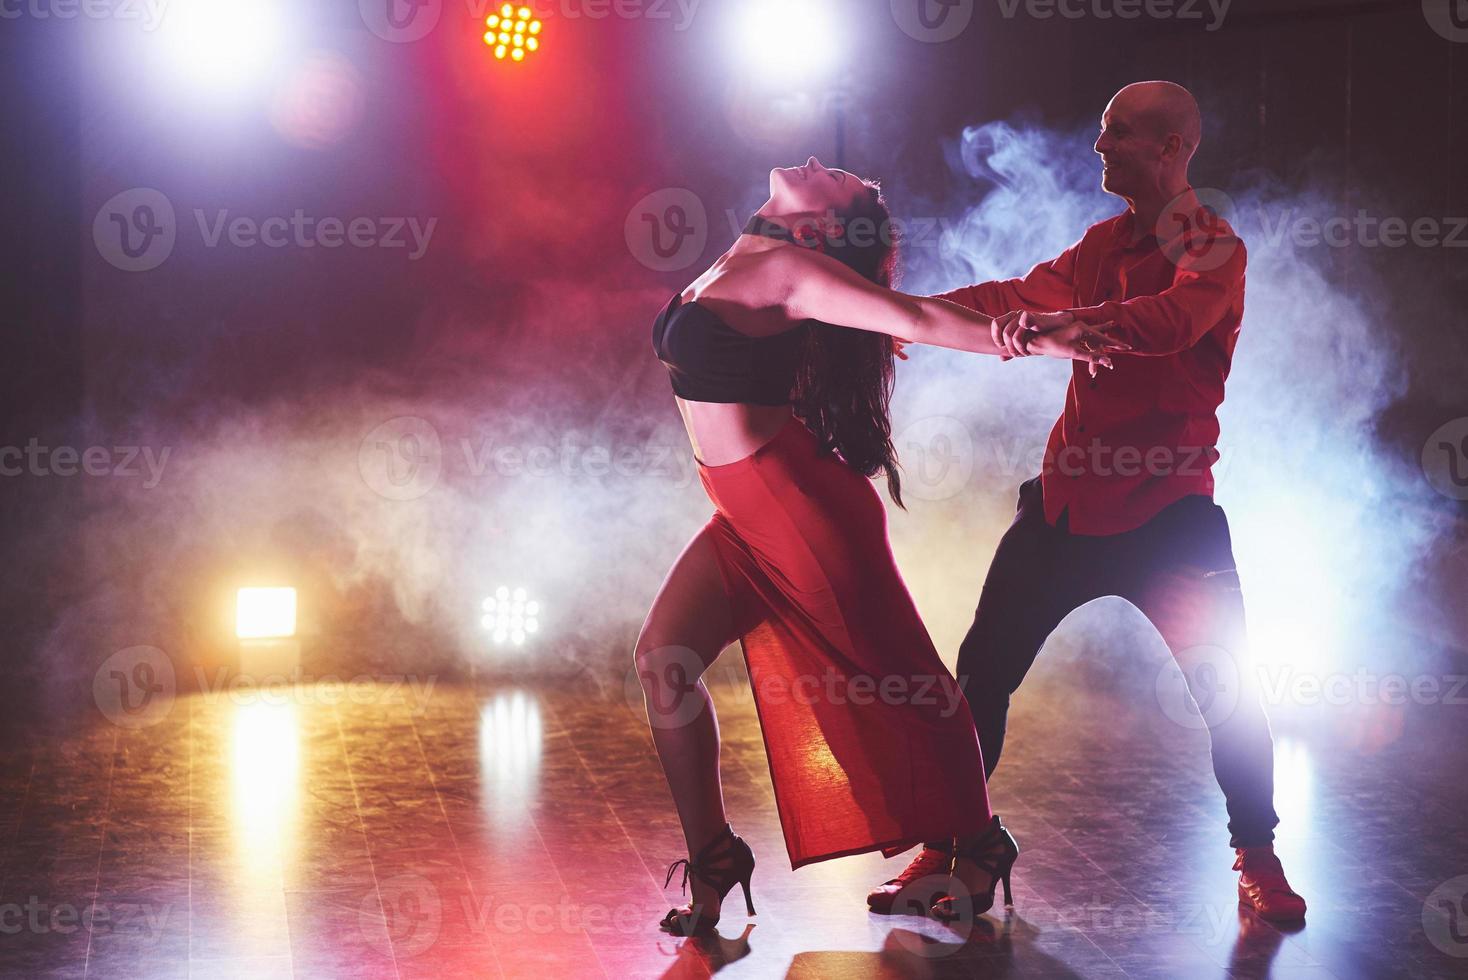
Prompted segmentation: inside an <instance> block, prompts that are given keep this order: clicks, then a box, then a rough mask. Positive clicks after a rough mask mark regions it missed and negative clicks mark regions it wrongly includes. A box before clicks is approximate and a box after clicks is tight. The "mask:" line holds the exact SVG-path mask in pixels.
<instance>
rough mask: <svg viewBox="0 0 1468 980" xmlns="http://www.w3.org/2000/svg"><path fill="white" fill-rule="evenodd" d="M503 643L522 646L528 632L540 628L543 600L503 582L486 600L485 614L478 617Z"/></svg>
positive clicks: (496, 641) (529, 633)
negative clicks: (538, 599)
mask: <svg viewBox="0 0 1468 980" xmlns="http://www.w3.org/2000/svg"><path fill="white" fill-rule="evenodd" d="M479 623H480V625H481V626H483V627H484V628H485V629H486V630H488V631H489V634H490V636H491V637H493V639H494V642H495V643H497V644H500V645H503V644H505V643H513V644H514V645H515V646H522V645H524V643H525V640H526V638H527V637H528V636H530V635H531V634H533V633H538V632H539V631H540V603H539V602H537V601H536V600H534V599H531V598H529V596H528V594H527V593H526V591H525V590H524V589H523V588H517V589H513V590H512V589H511V588H510V587H509V586H507V585H502V586H500V587H499V588H498V589H496V590H495V593H494V595H492V596H490V597H488V598H487V599H485V600H484V616H483V617H482V618H481V619H480V620H479Z"/></svg>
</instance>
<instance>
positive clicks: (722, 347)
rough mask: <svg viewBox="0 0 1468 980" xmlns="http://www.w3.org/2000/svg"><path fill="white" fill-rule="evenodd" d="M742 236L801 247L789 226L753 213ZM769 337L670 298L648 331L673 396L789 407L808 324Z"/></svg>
mask: <svg viewBox="0 0 1468 980" xmlns="http://www.w3.org/2000/svg"><path fill="white" fill-rule="evenodd" d="M744 233H745V234H746V235H760V236H762V237H765V238H778V239H780V240H781V241H786V242H790V243H792V244H799V243H798V242H797V241H796V239H795V236H794V234H793V233H792V232H791V231H790V229H789V228H786V227H784V226H783V225H778V224H775V223H774V222H771V221H767V220H766V219H764V218H763V217H761V216H760V215H758V214H756V215H754V216H753V217H751V218H750V219H749V222H748V224H746V225H745V226H744ZM812 322H813V321H810V320H806V321H804V322H802V323H801V324H800V325H799V326H798V327H795V328H794V329H791V330H786V331H784V332H783V333H777V334H774V335H773V336H769V337H751V336H749V335H748V334H743V333H740V332H739V331H738V330H735V329H734V328H733V327H731V326H729V325H728V324H727V323H725V322H724V321H723V320H722V319H720V318H719V317H717V316H715V315H714V314H713V312H711V311H710V310H709V309H708V307H706V306H702V305H700V304H699V302H698V301H697V300H694V301H693V302H691V303H685V302H683V293H682V292H681V291H680V292H677V293H675V294H673V298H672V299H671V300H670V301H669V302H668V305H667V306H665V307H663V312H662V313H660V314H658V318H657V320H656V321H654V323H653V327H652V349H653V353H655V354H657V357H658V360H660V361H662V362H663V363H664V364H666V365H667V367H668V374H669V376H670V377H671V378H672V382H673V392H674V394H676V395H678V397H680V398H686V399H687V400H689V401H694V402H747V403H750V404H754V405H788V404H790V390H791V389H792V388H794V387H795V375H796V372H797V371H799V370H800V361H801V355H802V353H803V352H804V350H805V339H806V335H807V334H809V332H810V330H809V327H810V324H811V323H812Z"/></svg>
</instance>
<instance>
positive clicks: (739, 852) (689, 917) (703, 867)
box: [658, 824, 754, 936]
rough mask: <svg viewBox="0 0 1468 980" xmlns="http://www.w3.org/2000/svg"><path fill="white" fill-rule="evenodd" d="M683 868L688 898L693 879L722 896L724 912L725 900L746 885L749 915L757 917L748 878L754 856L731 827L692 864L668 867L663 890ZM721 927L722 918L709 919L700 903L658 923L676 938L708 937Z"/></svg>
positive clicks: (671, 913)
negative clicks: (726, 896) (689, 881)
mask: <svg viewBox="0 0 1468 980" xmlns="http://www.w3.org/2000/svg"><path fill="white" fill-rule="evenodd" d="M680 864H681V865H683V883H682V887H683V891H684V893H685V894H687V891H688V876H689V875H693V877H695V878H697V879H698V880H700V881H702V882H703V883H704V884H706V885H708V886H709V887H710V888H712V889H714V891H716V892H718V893H719V904H720V907H721V908H722V905H723V901H724V896H725V895H727V894H729V890H730V889H731V888H733V887H734V886H735V885H736V884H738V885H743V886H744V904H745V906H746V907H747V908H748V911H749V914H750V915H754V900H753V899H751V898H750V897H749V878H750V876H751V875H752V874H753V873H754V852H753V851H751V850H750V849H749V845H748V844H746V843H744V838H742V837H740V836H738V835H737V834H735V833H734V830H733V828H731V827H730V826H729V825H728V824H724V829H723V830H722V831H720V832H719V833H718V835H717V836H715V837H714V839H713V840H711V841H709V842H708V843H707V844H706V845H704V848H703V850H701V851H699V852H698V855H697V856H696V857H694V858H693V860H691V861H690V860H689V859H688V858H679V859H678V860H676V861H674V862H673V863H672V864H670V865H668V877H667V880H666V881H664V882H663V887H664V888H666V887H668V885H670V884H672V882H673V872H675V871H677V870H678V865H680ZM718 924H719V917H718V916H717V915H713V916H710V915H709V914H708V913H707V912H705V911H704V910H703V909H702V908H700V907H699V905H698V903H697V902H690V903H689V904H688V905H687V906H686V907H684V908H681V909H668V914H667V915H665V916H663V918H662V921H661V922H659V923H658V925H659V926H661V927H662V929H663V930H664V931H665V932H671V933H673V934H674V935H675V936H706V935H708V934H709V933H711V932H713V931H714V926H716V925H718Z"/></svg>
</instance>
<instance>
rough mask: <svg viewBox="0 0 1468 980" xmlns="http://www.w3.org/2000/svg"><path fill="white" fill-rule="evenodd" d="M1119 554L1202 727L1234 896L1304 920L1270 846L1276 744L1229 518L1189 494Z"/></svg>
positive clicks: (1130, 592) (1132, 591) (1134, 598)
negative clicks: (1219, 797) (1234, 879)
mask: <svg viewBox="0 0 1468 980" xmlns="http://www.w3.org/2000/svg"><path fill="white" fill-rule="evenodd" d="M1124 552H1125V554H1124V556H1123V558H1124V561H1125V568H1124V569H1123V575H1122V577H1123V579H1124V581H1125V583H1126V584H1125V586H1124V590H1123V595H1125V597H1126V598H1127V599H1130V600H1131V602H1132V603H1133V604H1134V605H1136V606H1137V608H1139V609H1140V610H1141V611H1142V612H1143V613H1145V614H1146V615H1147V617H1148V618H1149V619H1150V620H1151V621H1152V623H1153V624H1154V625H1155V626H1156V627H1157V629H1158V631H1159V632H1161V634H1162V637H1163V639H1165V640H1166V641H1167V645H1168V647H1169V648H1170V649H1171V650H1172V654H1173V656H1174V657H1175V658H1176V659H1177V662H1178V666H1179V667H1180V668H1182V671H1183V676H1184V677H1185V678H1186V679H1187V683H1188V690H1189V692H1190V693H1191V694H1192V696H1193V700H1194V701H1195V702H1196V703H1197V705H1198V709H1199V711H1200V712H1201V714H1202V717H1203V721H1204V723H1206V725H1207V726H1208V735H1209V738H1210V741H1211V745H1212V753H1213V773H1214V775H1215V776H1216V777H1217V779H1218V785H1219V788H1221V789H1222V790H1223V796H1224V800H1225V802H1226V803H1227V806H1228V817H1229V821H1228V829H1229V834H1230V838H1231V839H1230V842H1229V843H1230V845H1231V846H1232V847H1234V849H1235V851H1236V853H1237V860H1236V861H1235V863H1234V870H1236V871H1239V872H1241V874H1240V878H1239V899H1240V901H1241V903H1243V904H1245V905H1248V906H1249V907H1251V908H1253V909H1254V911H1255V912H1257V913H1258V914H1259V915H1261V916H1263V917H1264V918H1267V919H1274V920H1279V921H1293V920H1298V919H1300V918H1303V917H1304V914H1305V900H1304V899H1303V898H1301V897H1300V896H1299V895H1298V894H1297V893H1296V892H1295V891H1294V890H1293V889H1292V888H1290V885H1289V882H1288V881H1287V880H1286V879H1285V875H1284V868H1283V867H1282V866H1281V865H1280V862H1279V859H1278V858H1277V857H1276V856H1275V854H1274V848H1273V846H1272V843H1271V842H1272V841H1273V840H1274V828H1275V826H1276V825H1277V824H1278V823H1279V817H1278V815H1277V814H1276V813H1275V812H1274V744H1273V739H1272V738H1271V736H1270V732H1269V722H1268V720H1267V719H1266V718H1265V715H1264V706H1263V701H1262V698H1261V693H1260V689H1259V684H1258V678H1257V675H1256V674H1255V671H1254V666H1253V663H1252V661H1251V660H1250V658H1249V655H1248V644H1247V634H1246V630H1245V623H1244V599H1243V593H1242V590H1241V589H1240V587H1239V576H1238V570H1237V568H1236V567H1235V565H1234V557H1233V544H1232V541H1231V539H1230V535H1229V530H1228V518H1227V517H1226V516H1225V515H1224V512H1223V509H1222V508H1220V507H1219V506H1218V505H1217V504H1215V503H1213V501H1212V500H1210V499H1209V498H1207V497H1201V496H1194V497H1185V498H1184V499H1182V500H1180V501H1178V502H1177V503H1175V504H1173V505H1172V506H1170V507H1168V508H1167V509H1165V510H1164V511H1163V512H1162V513H1161V514H1159V515H1157V517H1155V518H1153V520H1152V521H1150V522H1148V524H1147V525H1145V526H1143V527H1142V528H1140V529H1138V531H1137V532H1135V533H1134V536H1133V537H1132V539H1131V540H1130V541H1129V542H1128V547H1126V548H1125V549H1124Z"/></svg>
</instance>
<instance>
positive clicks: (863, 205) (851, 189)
mask: <svg viewBox="0 0 1468 980" xmlns="http://www.w3.org/2000/svg"><path fill="white" fill-rule="evenodd" d="M895 265H896V247H895V243H894V242H893V235H892V224H891V216H890V213H889V211H888V209H887V206H886V203H885V201H884V200H883V198H882V195H881V191H880V188H879V187H878V185H876V184H875V183H872V182H868V181H863V180H861V179H860V178H858V177H856V176H854V175H852V174H849V173H846V172H844V171H841V170H830V169H827V168H826V167H823V166H822V165H821V163H820V161H818V160H817V159H816V158H814V157H812V158H811V159H810V160H809V162H807V163H806V164H805V166H803V167H792V168H785V169H776V170H774V171H772V172H771V174H770V199H769V201H767V202H766V203H765V204H764V206H763V207H761V208H760V209H759V211H758V212H757V213H756V214H755V215H754V216H753V217H752V218H751V219H750V223H749V225H748V226H747V227H746V228H745V233H744V234H743V235H741V236H740V237H739V238H738V239H737V240H736V241H735V243H734V245H733V246H732V247H731V248H730V249H729V251H727V252H725V253H724V254H723V255H722V256H720V257H719V259H718V261H716V262H715V263H714V264H713V266H711V267H710V268H709V269H708V271H706V272H704V273H703V274H702V275H701V276H699V277H698V278H697V279H696V280H695V281H694V282H693V284H692V285H690V286H689V287H688V288H686V289H684V290H682V291H681V292H680V293H678V294H677V295H674V296H673V297H672V298H671V300H670V301H669V302H668V305H667V306H666V307H665V308H664V309H663V311H662V312H661V313H660V314H659V316H658V318H657V321H656V323H655V325H654V329H653V346H654V350H655V352H656V354H657V356H658V358H659V360H661V361H663V362H664V363H665V364H666V365H667V367H668V369H669V372H670V375H671V378H672V386H673V391H674V393H675V395H677V396H678V397H677V401H678V408H679V411H680V412H681V414H682V416H683V420H684V423H685V425H686V426H687V429H688V435H689V438H690V440H691V441H692V444H693V451H694V458H695V461H696V463H697V467H698V473H699V477H700V479H701V481H702V483H703V486H704V489H705V491H707V493H708V496H709V499H710V500H711V501H712V502H713V504H714V507H715V512H714V514H713V517H712V518H711V519H710V520H709V522H708V523H707V524H706V525H705V526H704V527H703V528H702V530H700V531H699V532H698V534H696V535H694V537H693V540H692V541H691V542H689V544H688V545H687V547H685V548H684V550H683V552H682V554H680V555H679V557H678V559H677V560H676V561H675V562H674V564H673V567H672V569H671V570H670V571H669V572H668V575H667V578H666V579H665V580H664V582H663V584H662V587H661V589H660V590H659V592H658V594H657V597H656V599H655V600H654V601H653V605H652V609H651V610H650V611H649V613H648V615H647V620H646V622H645V623H644V624H643V627H642V631H641V634H640V636H639V637H638V640H637V647H636V653H635V661H636V667H637V672H638V676H639V678H640V679H641V681H642V685H643V689H644V694H645V696H646V701H647V710H648V720H649V723H650V724H651V727H652V734H653V741H654V743H655V745H656V747H657V751H658V756H659V758H660V760H661V762H662V766H663V771H664V773H665V774H666V776H667V779H668V785H669V787H670V789H671V790H672V794H673V798H674V800H675V801H676V804H677V807H678V817H679V820H680V822H681V823H682V827H683V835H684V839H685V842H686V843H687V846H688V853H689V854H690V855H692V857H691V858H685V859H680V860H679V861H675V862H673V865H672V867H670V868H669V869H668V880H669V882H671V880H672V875H673V873H674V872H675V871H676V870H677V868H678V866H679V865H680V864H681V865H683V866H684V872H683V883H684V885H685V886H687V885H688V883H689V879H690V878H691V879H692V889H693V894H692V902H691V903H690V904H689V905H687V906H685V907H683V908H679V909H671V910H669V912H668V914H667V915H666V916H665V917H664V918H663V920H662V923H661V925H662V927H663V928H664V929H665V930H667V931H669V932H673V933H676V934H680V935H688V934H693V933H706V932H709V931H711V930H712V928H713V926H714V924H715V923H717V922H718V920H719V914H720V904H721V902H722V900H723V898H724V896H725V895H726V894H727V893H728V891H729V889H731V888H733V887H734V885H735V884H736V883H738V884H742V885H743V887H744V898H745V904H746V907H747V910H748V912H749V913H750V914H753V913H754V905H753V903H752V901H751V899H750V894H749V881H750V875H751V873H752V872H753V870H754V855H753V854H752V852H751V851H750V849H749V847H748V845H746V844H745V843H744V841H743V840H742V839H741V838H739V837H738V836H736V835H735V834H734V833H733V831H732V829H731V828H730V826H729V823H728V822H727V819H726V816H725V813H724V801H723V793H722V789H721V784H720V778H719V734H718V724H717V721H716V720H715V717H714V709H713V703H712V701H711V700H710V699H709V694H708V690H707V688H706V687H705V686H704V683H703V681H702V680H701V675H702V673H703V672H704V670H705V669H706V668H707V667H708V666H709V664H711V663H712V662H713V661H714V659H715V658H717V657H718V655H719V654H720V652H721V651H723V650H724V648H725V647H727V646H728V645H729V644H730V643H732V642H733V641H734V640H736V639H738V640H741V641H742V645H743V648H744V656H745V660H746V663H747V665H748V668H749V676H750V682H751V685H752V687H753V690H754V696H755V705H756V708H757V710H758V714H759V718H760V724H761V728H762V730H763V735H764V741H765V750H766V755H767V757H768V759H769V763H770V776H771V779H772V781H773V784H774V787H775V797H776V805H777V809H778V811H779V814H780V822H781V826H782V828H783V831H784V835H785V844H786V849H787V851H788V853H789V856H790V863H791V867H792V868H798V867H800V866H802V865H805V864H810V863H812V862H816V861H823V860H827V859H829V858H834V857H840V856H844V855H848V854H857V853H861V852H864V851H871V850H877V849H880V850H882V852H883V853H884V854H885V855H886V856H888V857H890V856H892V855H894V854H898V853H900V852H902V851H904V850H906V849H907V848H909V847H911V846H912V845H913V844H915V843H918V842H920V841H932V840H937V839H956V854H957V855H958V858H957V860H956V861H954V863H953V866H952V867H951V868H950V869H949V872H950V873H951V874H952V875H953V878H952V880H951V883H950V890H951V892H952V894H954V895H955V896H962V897H958V898H955V899H954V900H953V902H950V903H948V905H947V906H946V907H945V908H944V909H936V908H935V911H938V912H939V914H944V913H945V912H946V913H947V914H949V915H954V914H963V913H965V912H971V913H978V912H983V911H985V910H986V909H987V908H988V907H989V905H992V903H993V892H994V885H995V883H996V882H997V881H999V880H1001V879H1002V880H1003V881H1004V884H1005V895H1006V901H1007V900H1008V893H1009V881H1008V879H1009V871H1010V867H1011V866H1012V864H1013V862H1014V857H1015V855H1016V854H1017V853H1018V851H1017V848H1016V847H1015V846H1014V843H1013V839H1012V838H1010V837H1009V835H1008V833H1007V832H1006V831H1005V830H1004V829H1003V827H1001V826H1000V825H999V821H998V818H997V817H994V816H992V814H991V813H990V811H989V801H988V795H987V793H986V791H985V787H984V781H983V779H982V777H981V776H979V777H977V778H965V779H953V778H952V773H953V772H955V771H967V772H969V773H974V774H982V773H983V771H984V769H983V761H982V759H981V758H980V754H979V747H978V740H977V737H976V735H975V733H974V727H973V721H972V717H971V715H970V713H969V709H968V706H967V702H966V700H965V699H964V697H963V694H962V692H961V691H960V690H959V689H958V688H957V686H956V684H955V682H954V680H953V677H952V675H951V674H949V673H948V671H947V669H946V668H945V667H944V666H943V663H942V661H941V660H940V659H939V657H938V654H937V651H936V650H935V649H934V647H933V643H932V640H931V639H930V638H929V636H928V633H927V630H926V629H925V627H924V626H923V623H922V620H921V619H920V618H919V616H918V613H917V609H916V607H915V606H914V604H913V602H912V598H911V596H910V595H909V593H908V591H907V589H906V586H905V585H904V583H903V581H902V577H901V575H900V574H899V572H898V570H897V567H896V564H895V563H894V561H893V557H892V552H891V547H890V544H889V542H888V540H887V514H886V510H885V508H884V506H883V504H882V501H881V497H880V496H879V494H878V493H877V490H876V488H875V487H874V486H873V485H872V482H871V478H872V477H874V476H876V475H877V474H878V473H885V475H886V478H887V486H888V491H889V493H890V494H891V496H892V499H893V500H894V501H895V502H896V503H897V504H898V505H899V506H901V504H902V496H901V485H900V480H899V477H898V473H897V464H896V458H895V457H896V454H895V451H894V449H893V446H892V441H891V426H890V421H889V418H888V405H889V400H890V396H891V390H892V376H893V355H894V349H895V348H896V347H898V346H899V345H900V343H925V344H933V345H937V346H941V347H949V348H953V349H955V350H965V351H974V352H978V353H984V354H994V355H999V356H1003V355H1004V353H1005V352H1004V350H1003V349H1002V348H999V347H996V346H995V345H994V343H993V341H992V340H991V329H990V327H991V320H990V318H988V317H985V316H981V315H979V314H976V313H974V312H971V311H969V310H965V309H963V308H961V307H958V306H956V305H953V304H951V303H947V302H945V301H943V300H937V299H928V298H924V297H919V296H909V295H905V294H903V293H899V292H895V291H893V290H892V289H890V288H888V287H890V285H891V283H892V279H893V273H894V268H895ZM837 324H840V326H837ZM1054 325H1055V324H1053V323H1052V324H1049V326H1054ZM1101 329H1104V328H1100V329H1097V328H1088V327H1084V326H1082V325H1080V324H1074V323H1072V324H1069V325H1063V326H1061V327H1060V328H1059V329H1055V330H1047V332H1046V333H1044V334H1038V333H1037V335H1036V338H1035V340H1033V341H1032V342H1031V344H1030V348H1029V349H1030V351H1031V352H1032V353H1042V354H1047V355H1051V356H1055V357H1062V358H1067V359H1079V360H1085V361H1089V362H1091V363H1092V364H1093V365H1096V364H1101V365H1105V366H1108V367H1109V366H1110V362H1109V361H1108V360H1107V358H1106V356H1105V355H1106V352H1107V351H1108V350H1111V349H1117V348H1114V347H1112V346H1111V345H1110V344H1109V343H1108V342H1107V341H1106V340H1105V338H1104V337H1103V336H1102V335H1101V332H1100V330H1101ZM985 892H987V893H988V902H989V904H984V898H983V893H985ZM974 895H977V896H978V898H977V899H976V900H975V899H971V898H970V897H969V896H974ZM966 903H972V904H966ZM955 905H956V906H957V907H955Z"/></svg>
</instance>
